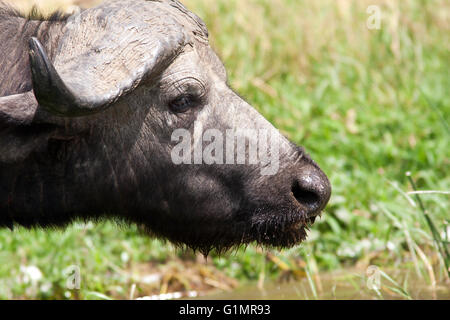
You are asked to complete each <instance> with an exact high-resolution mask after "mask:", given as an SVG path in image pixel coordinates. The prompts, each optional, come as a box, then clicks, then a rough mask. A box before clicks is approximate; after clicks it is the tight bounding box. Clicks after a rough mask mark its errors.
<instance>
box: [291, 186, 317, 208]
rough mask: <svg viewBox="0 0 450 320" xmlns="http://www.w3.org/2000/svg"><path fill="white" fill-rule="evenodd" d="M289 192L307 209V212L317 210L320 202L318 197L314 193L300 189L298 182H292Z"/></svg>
mask: <svg viewBox="0 0 450 320" xmlns="http://www.w3.org/2000/svg"><path fill="white" fill-rule="evenodd" d="M291 192H292V194H293V195H294V197H295V199H296V200H297V202H298V203H300V204H301V205H303V206H305V207H307V208H308V209H309V210H315V209H318V207H319V204H320V202H321V200H320V196H319V195H318V194H317V193H316V192H314V191H312V190H308V189H307V188H304V187H302V186H301V185H300V183H299V181H294V183H293V184H292V188H291Z"/></svg>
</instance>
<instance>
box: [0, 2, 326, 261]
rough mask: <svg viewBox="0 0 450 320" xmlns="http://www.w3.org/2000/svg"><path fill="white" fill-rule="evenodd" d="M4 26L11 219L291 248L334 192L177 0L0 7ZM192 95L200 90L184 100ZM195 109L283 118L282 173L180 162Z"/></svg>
mask: <svg viewBox="0 0 450 320" xmlns="http://www.w3.org/2000/svg"><path fill="white" fill-rule="evenodd" d="M0 7H1V4H0ZM0 30H2V31H1V34H0V43H1V46H2V48H1V50H0V66H1V74H0V226H7V227H10V228H12V226H13V225H14V224H18V225H23V226H26V227H33V226H42V227H48V226H63V225H66V224H67V223H70V222H71V221H73V220H74V219H80V218H81V219H85V220H90V219H94V220H95V219H101V218H113V219H118V220H122V221H126V222H129V223H136V224H139V225H142V226H144V227H145V229H146V230H147V231H148V232H149V233H151V234H155V235H157V236H159V237H162V238H167V239H169V240H171V241H172V242H174V243H177V244H185V245H187V246H189V247H191V248H194V249H199V250H201V251H203V252H208V251H209V250H211V249H217V250H223V249H227V248H230V247H232V246H237V245H240V244H243V243H249V242H253V241H256V242H257V243H259V244H262V245H269V246H276V247H288V246H292V245H295V244H297V243H299V242H301V241H302V240H304V239H305V237H306V232H305V227H306V226H307V224H308V223H312V222H314V218H315V216H317V215H318V214H319V213H320V212H321V210H322V209H323V208H324V207H325V205H326V203H327V202H328V199H329V197H330V192H331V191H330V190H331V189H330V184H329V182H328V179H327V177H326V176H325V174H324V173H323V172H322V171H321V170H320V169H319V167H318V166H317V165H316V164H315V163H314V162H313V161H312V160H311V159H310V158H309V156H307V155H306V154H305V153H304V151H303V149H302V148H300V147H297V146H295V145H294V144H292V143H290V142H289V141H288V140H287V139H285V138H284V137H282V136H281V135H280V133H279V132H278V131H277V130H276V129H275V128H274V127H273V126H272V125H271V124H270V123H269V122H268V121H266V120H265V119H264V118H263V117H262V116H261V115H260V114H259V113H258V112H257V111H256V110H255V109H253V108H252V107H251V106H250V105H248V104H247V103H246V102H245V101H244V100H243V99H242V98H240V97H239V96H238V95H237V94H236V93H234V92H233V91H232V90H231V89H230V88H229V87H228V86H227V75H226V71H225V68H224V66H223V64H222V62H221V61H220V59H219V58H218V57H217V55H216V54H215V53H214V51H213V50H212V49H211V48H210V46H209V44H208V34H207V30H206V27H205V25H204V23H203V22H202V21H201V20H200V19H199V18H198V17H197V16H195V15H194V14H192V13H190V12H189V11H187V10H186V9H185V8H184V7H183V6H182V5H181V4H180V3H179V2H178V1H170V0H165V1H163V0H161V1H144V0H126V1H124V0H121V1H107V2H105V3H103V4H102V5H100V6H99V7H97V8H93V9H88V10H85V11H82V12H81V13H78V14H75V15H73V16H70V17H59V18H54V19H53V21H28V20H27V19H24V18H22V17H19V16H16V15H13V14H12V13H11V12H10V11H8V10H5V9H3V11H2V10H1V9H0ZM3 30H6V31H3ZM8 30H9V31H8ZM13 30H14V31H13ZM16 30H19V32H18V33H17V31H16ZM12 32H14V34H15V37H14V38H11V33H12ZM30 39H31V40H30ZM6 49H7V50H6ZM30 70H31V72H30ZM33 89H34V90H33ZM186 94H189V95H191V96H195V97H199V102H197V103H196V104H194V105H193V106H192V107H191V108H189V109H188V110H186V111H184V112H182V113H178V112H174V110H173V109H171V108H170V105H171V101H174V100H176V99H177V97H179V96H180V95H186ZM194 121H197V122H200V123H201V124H202V126H203V130H206V129H208V128H215V129H218V130H220V131H222V132H224V135H225V130H226V129H229V128H240V129H245V128H250V129H257V128H262V129H266V130H270V131H271V132H272V133H273V134H274V135H276V136H277V137H278V138H279V139H280V141H281V142H282V143H281V145H280V151H279V152H280V168H279V170H278V173H277V174H276V175H272V176H270V175H268V176H263V175H261V174H260V170H259V169H260V168H259V166H258V165H248V164H247V165H217V164H214V165H206V164H202V165H185V164H182V165H175V164H173V163H172V160H171V157H170V154H171V150H172V148H173V147H174V145H175V143H174V142H172V141H171V134H172V132H173V131H174V130H175V129H177V128H186V129H188V130H190V131H191V132H193V127H194Z"/></svg>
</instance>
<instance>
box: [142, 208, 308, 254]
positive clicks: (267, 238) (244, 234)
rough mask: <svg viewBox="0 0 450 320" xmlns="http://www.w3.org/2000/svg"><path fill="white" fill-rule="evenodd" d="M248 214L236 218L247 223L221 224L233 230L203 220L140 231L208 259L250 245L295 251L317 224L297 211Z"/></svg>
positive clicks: (146, 225) (262, 210) (148, 226)
mask: <svg viewBox="0 0 450 320" xmlns="http://www.w3.org/2000/svg"><path fill="white" fill-rule="evenodd" d="M248 213H249V212H248V211H247V210H245V211H240V212H239V213H237V215H236V216H237V217H249V218H247V219H245V220H242V219H236V217H234V219H230V220H229V221H223V222H222V223H221V224H219V225H221V226H224V225H228V226H230V227H227V228H223V227H222V228H218V227H216V226H217V225H218V224H217V221H214V222H211V221H209V222H208V221H207V220H203V221H202V223H198V221H197V223H193V222H192V221H191V222H187V221H184V223H179V222H177V223H176V225H175V224H174V223H173V222H172V223H169V222H166V223H163V224H164V225H165V227H164V228H163V227H161V224H157V225H156V224H155V223H148V222H146V223H143V224H140V226H141V228H140V229H141V231H143V232H144V233H145V234H146V235H149V236H152V237H156V238H159V239H165V240H168V241H170V242H171V243H172V244H174V245H175V246H177V247H180V248H190V249H192V250H194V251H199V252H201V253H202V254H203V255H204V256H205V257H206V256H208V255H209V254H210V252H216V253H218V254H223V253H225V252H226V251H229V250H236V249H239V248H240V247H242V246H247V245H249V244H256V245H258V246H262V247H267V248H277V249H282V248H291V247H293V246H295V245H298V244H300V243H301V242H303V241H304V240H305V239H306V238H307V231H308V230H309V226H311V225H312V224H313V223H314V218H306V217H305V216H304V214H303V213H302V212H299V210H295V209H294V210H293V209H288V208H278V209H277V210H267V207H265V208H258V209H256V210H253V211H252V214H248ZM168 226H170V227H168ZM186 229H191V230H192V232H186ZM181 230H183V232H181Z"/></svg>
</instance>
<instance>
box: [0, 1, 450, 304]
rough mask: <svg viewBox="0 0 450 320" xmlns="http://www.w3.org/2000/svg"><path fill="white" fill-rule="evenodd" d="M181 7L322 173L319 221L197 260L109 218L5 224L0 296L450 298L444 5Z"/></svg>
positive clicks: (448, 17) (54, 5)
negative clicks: (45, 225)
mask: <svg viewBox="0 0 450 320" xmlns="http://www.w3.org/2000/svg"><path fill="white" fill-rule="evenodd" d="M7 2H10V3H12V4H13V5H14V6H16V7H18V8H20V10H22V11H23V12H27V11H29V10H30V8H31V6H32V5H33V4H36V5H37V6H38V7H39V8H41V10H42V12H44V13H51V12H53V11H54V10H56V9H60V10H63V11H68V12H73V11H74V10H76V7H74V5H75V6H82V7H88V6H92V5H95V4H96V3H99V2H101V1H82V0H80V1H70V0H53V1H52V0H48V1H47V0H42V1H27V0H21V1H19V0H14V1H7ZM182 2H183V3H184V4H185V5H186V6H187V7H188V8H189V9H190V10H192V11H193V12H195V13H197V14H198V15H199V16H200V17H201V18H202V19H204V21H205V22H206V24H207V26H208V28H209V31H210V41H211V44H212V46H213V47H214V48H215V49H216V51H218V53H219V55H220V56H221V57H222V59H223V61H224V63H225V65H226V67H227V70H228V73H229V77H230V84H231V86H232V87H233V88H234V89H236V90H237V91H238V92H239V93H240V94H242V95H243V96H244V97H245V98H246V99H247V100H248V101H249V102H250V103H251V104H252V105H253V106H254V107H255V108H256V109H258V110H259V111H260V112H261V113H262V114H263V115H264V116H265V117H266V118H267V119H268V120H269V121H270V122H272V123H273V124H274V125H275V126H276V127H277V128H279V129H280V130H281V131H282V132H283V133H284V134H285V135H286V136H288V137H289V138H290V139H291V140H293V141H294V142H296V143H298V144H301V145H303V146H304V147H305V148H306V149H307V150H308V152H309V153H310V154H311V155H312V157H313V158H314V159H315V160H316V161H317V162H318V163H319V164H320V165H321V167H322V169H323V170H324V171H325V172H326V173H327V174H328V176H329V178H330V180H331V183H332V185H333V195H332V198H331V201H330V204H329V205H328V207H327V209H326V211H325V213H324V214H323V216H322V218H321V219H320V220H319V221H317V222H316V223H315V224H314V226H313V227H312V228H311V231H310V233H309V238H308V240H307V241H306V242H304V243H303V244H301V245H299V246H297V247H294V248H292V249H289V250H282V251H277V250H272V249H262V248H257V247H255V246H248V247H246V248H240V249H238V250H235V251H233V252H230V253H227V254H224V255H222V256H218V255H216V254H211V255H210V256H209V257H208V258H207V259H206V260H205V259H204V257H203V256H202V255H199V254H196V253H193V252H191V251H188V250H182V249H179V248H178V249H177V248H174V247H173V246H172V245H170V244H169V243H164V242H162V241H159V240H154V239H149V238H147V237H145V236H142V235H140V234H139V232H138V230H137V229H136V227H124V226H116V225H113V224H111V223H107V222H105V223H101V224H96V225H94V224H91V223H89V224H81V223H78V224H74V225H73V226H71V227H69V228H68V229H67V230H64V231H63V230H53V231H49V230H47V231H43V230H32V231H29V230H25V229H22V228H17V229H15V231H14V232H11V231H10V230H0V298H1V299H136V298H144V299H173V298H186V297H191V298H194V297H206V298H219V299H220V298H270V299H322V298H327V299H344V298H348V299H391V298H394V299H423V298H426V299H432V298H444V299H450V290H449V288H450V280H449V271H450V270H449V261H450V260H449V259H450V258H449V254H448V252H449V248H450V247H449V243H450V242H449V241H450V224H449V223H450V215H449V209H450V202H449V197H450V194H449V191H450V176H449V171H450V170H449V164H450V161H449V155H450V148H449V142H450V139H449V133H450V130H449V123H448V122H449V115H450V98H449V94H448V92H449V88H450V77H449V73H448V70H449V62H450V50H449V49H450V41H449V34H450V33H449V31H450V30H449V29H450V3H449V2H448V1H445V0H433V1H415V0H411V1H406V0H404V1H400V0H397V1H388V0H386V1H381V0H370V1H366V0H358V1H356V0H354V1H351V0H336V1H335V0H327V1H326V0H320V1H306V0H303V1H302V0H295V1H294V0H245V1H242V0H239V1H238V0H214V1H213V0H184V1H182ZM373 6H375V7H373ZM374 8H375V9H374ZM373 10H379V12H380V13H381V15H380V20H379V21H378V22H379V23H377V21H376V20H374V19H376V16H374V13H375V12H376V11H373ZM407 172H409V173H410V175H409V176H407ZM78 276H79V277H78ZM78 280H79V281H78Z"/></svg>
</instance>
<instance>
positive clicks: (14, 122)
mask: <svg viewBox="0 0 450 320" xmlns="http://www.w3.org/2000/svg"><path fill="white" fill-rule="evenodd" d="M37 107H38V103H37V101H36V98H35V97H34V94H33V92H32V91H29V92H26V93H20V94H14V95H11V96H6V97H0V131H1V130H2V129H5V128H7V127H11V126H18V125H27V124H30V123H31V122H32V121H33V118H34V114H35V113H36V109H37Z"/></svg>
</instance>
